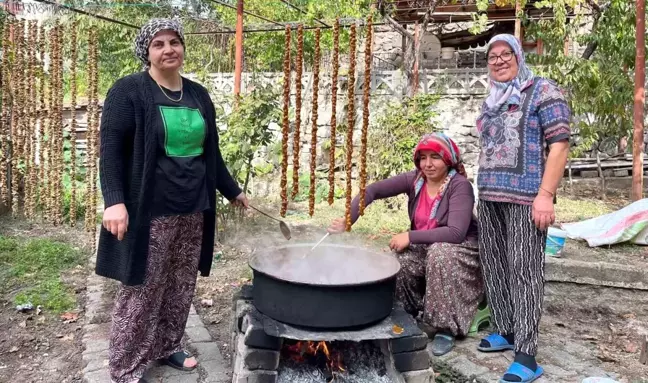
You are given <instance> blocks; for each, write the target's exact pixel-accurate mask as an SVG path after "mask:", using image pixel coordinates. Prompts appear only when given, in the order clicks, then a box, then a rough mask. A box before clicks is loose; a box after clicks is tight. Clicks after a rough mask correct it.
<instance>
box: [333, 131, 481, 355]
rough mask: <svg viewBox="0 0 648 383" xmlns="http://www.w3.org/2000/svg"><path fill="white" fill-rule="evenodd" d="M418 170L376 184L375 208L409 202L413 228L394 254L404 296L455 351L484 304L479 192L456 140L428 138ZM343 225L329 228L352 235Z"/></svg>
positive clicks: (441, 343) (442, 348) (437, 342)
mask: <svg viewBox="0 0 648 383" xmlns="http://www.w3.org/2000/svg"><path fill="white" fill-rule="evenodd" d="M414 164H415V165H416V169H415V170H413V171H410V172H407V173H403V174H399V175H397V176H394V177H391V178H388V179H386V180H383V181H378V182H376V183H373V184H371V185H369V186H368V187H367V189H366V192H365V201H366V203H367V205H369V204H370V203H372V202H373V201H375V200H377V199H383V198H389V197H393V196H396V195H399V194H406V195H407V196H408V197H409V202H408V214H409V218H410V227H409V229H408V230H407V231H405V232H403V233H400V234H396V235H395V236H393V237H392V239H391V242H390V244H389V247H390V248H391V249H392V250H393V251H394V252H396V253H397V257H398V259H399V261H400V264H401V271H400V273H399V274H398V278H397V285H396V295H397V298H398V299H399V300H400V301H401V302H402V303H403V304H404V306H405V310H406V311H407V312H409V313H410V314H412V315H414V316H418V315H419V314H421V320H422V321H423V323H424V324H425V325H426V326H427V327H428V328H429V329H431V330H432V331H433V332H436V334H435V336H434V339H433V341H432V351H433V352H434V354H436V355H443V354H445V353H447V352H449V351H450V350H451V349H452V348H453V347H454V343H455V337H457V336H465V335H467V334H468V332H469V330H470V325H471V322H472V319H473V317H474V316H475V313H476V312H477V306H478V305H479V303H480V301H481V300H482V296H483V287H482V277H481V273H480V268H479V262H478V253H477V223H476V222H475V219H474V216H473V205H474V202H475V198H474V194H473V188H472V185H471V184H470V182H468V180H467V179H466V174H465V171H464V167H463V165H462V162H461V157H460V153H459V148H458V147H457V145H456V144H455V143H454V141H452V140H451V139H450V138H449V137H448V136H446V135H445V134H441V133H433V134H427V135H425V136H423V138H422V139H421V141H420V142H419V143H418V145H417V146H416V149H415V150H414ZM358 204H359V198H358V197H356V198H355V199H354V200H353V202H352V207H351V208H352V211H351V215H352V222H354V223H355V221H356V220H357V219H358V215H359V214H358ZM344 228H345V221H344V219H343V218H340V219H336V220H335V221H333V223H332V224H331V226H330V227H329V232H331V233H341V232H342V231H344Z"/></svg>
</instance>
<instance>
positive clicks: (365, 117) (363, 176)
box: [360, 15, 373, 215]
mask: <svg viewBox="0 0 648 383" xmlns="http://www.w3.org/2000/svg"><path fill="white" fill-rule="evenodd" d="M372 37H373V17H372V15H369V18H368V19H367V38H366V42H365V51H364V54H365V70H364V92H363V99H362V102H363V105H362V106H363V108H362V136H361V139H360V215H364V209H365V188H366V186H367V131H368V129H369V93H370V92H371V44H372Z"/></svg>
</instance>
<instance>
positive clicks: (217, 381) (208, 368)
mask: <svg viewBox="0 0 648 383" xmlns="http://www.w3.org/2000/svg"><path fill="white" fill-rule="evenodd" d="M200 366H201V367H202V368H203V370H204V371H205V372H206V373H207V376H206V377H204V378H203V381H202V383H231V382H232V378H231V376H230V374H229V368H228V367H227V365H226V364H225V362H224V361H223V360H207V361H202V360H201V361H200Z"/></svg>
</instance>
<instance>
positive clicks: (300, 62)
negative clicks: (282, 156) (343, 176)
mask: <svg viewBox="0 0 648 383" xmlns="http://www.w3.org/2000/svg"><path fill="white" fill-rule="evenodd" d="M295 65H296V67H297V68H296V70H297V72H296V73H295V132H294V133H293V174H292V193H291V195H290V197H291V199H293V200H294V199H295V197H296V196H297V193H299V157H300V155H301V110H302V82H301V79H302V74H303V68H304V26H303V25H302V24H299V25H298V26H297V61H296V63H295Z"/></svg>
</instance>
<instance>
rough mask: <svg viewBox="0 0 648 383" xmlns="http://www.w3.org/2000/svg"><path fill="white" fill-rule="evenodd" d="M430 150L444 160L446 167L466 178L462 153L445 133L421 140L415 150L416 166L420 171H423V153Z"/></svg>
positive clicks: (428, 135) (427, 136)
mask: <svg viewBox="0 0 648 383" xmlns="http://www.w3.org/2000/svg"><path fill="white" fill-rule="evenodd" d="M422 150H430V151H433V152H435V153H437V154H438V155H439V156H441V158H442V159H443V162H445V164H446V165H448V166H449V167H450V168H452V169H454V170H456V171H457V173H459V174H461V175H462V176H464V177H465V176H466V169H465V168H464V165H463V162H462V161H461V153H460V152H459V147H458V146H457V144H455V142H454V141H453V140H452V139H451V138H450V137H448V136H446V135H445V134H443V133H430V134H426V135H424V136H423V137H422V138H421V141H419V143H418V144H417V145H416V148H415V149H414V164H415V165H416V168H417V169H418V170H421V166H420V160H421V153H420V152H421V151H422Z"/></svg>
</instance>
